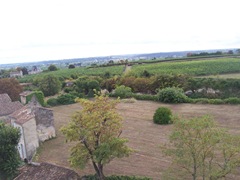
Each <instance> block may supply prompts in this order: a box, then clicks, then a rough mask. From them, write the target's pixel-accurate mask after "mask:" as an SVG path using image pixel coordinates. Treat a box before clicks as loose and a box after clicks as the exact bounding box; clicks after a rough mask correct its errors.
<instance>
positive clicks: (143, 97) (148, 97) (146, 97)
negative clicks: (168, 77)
mask: <svg viewBox="0 0 240 180" xmlns="http://www.w3.org/2000/svg"><path fill="white" fill-rule="evenodd" d="M132 97H134V98H135V99H137V100H149V101H158V97H157V96H156V95H151V94H132Z"/></svg>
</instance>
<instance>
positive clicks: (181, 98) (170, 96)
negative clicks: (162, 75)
mask: <svg viewBox="0 0 240 180" xmlns="http://www.w3.org/2000/svg"><path fill="white" fill-rule="evenodd" d="M157 96H158V99H159V101H161V102H165V103H184V102H186V99H187V96H186V95H185V94H184V93H183V90H182V89H180V88H174V87H172V88H164V89H161V90H159V92H158V94H157Z"/></svg>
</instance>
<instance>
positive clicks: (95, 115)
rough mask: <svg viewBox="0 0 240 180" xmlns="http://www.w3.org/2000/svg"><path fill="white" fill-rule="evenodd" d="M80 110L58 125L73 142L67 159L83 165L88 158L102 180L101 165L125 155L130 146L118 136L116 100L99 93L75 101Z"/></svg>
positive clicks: (119, 123) (119, 132)
mask: <svg viewBox="0 0 240 180" xmlns="http://www.w3.org/2000/svg"><path fill="white" fill-rule="evenodd" d="M78 101H79V102H80V103H81V105H82V107H83V109H82V111H79V112H76V113H75V115H74V116H73V118H72V120H71V122H70V123H69V124H68V125H67V126H65V127H63V128H62V132H63V134H64V135H65V136H66V138H67V140H68V141H76V142H77V144H76V145H75V146H74V147H73V148H72V149H71V157H70V162H71V164H72V165H73V166H76V167H80V168H84V167H85V165H86V163H87V162H88V160H91V162H92V164H93V167H94V169H95V171H96V173H97V176H98V178H99V179H101V180H102V179H104V178H105V176H104V173H103V167H104V165H105V164H107V163H109V162H110V161H111V160H113V159H114V158H116V157H117V158H121V157H124V156H128V155H129V154H130V152H131V149H130V148H128V147H127V145H126V144H125V143H126V142H127V140H126V139H123V138H120V135H121V132H122V118H121V116H120V115H119V114H118V113H117V112H116V105H117V103H118V101H116V100H115V101H112V100H109V98H108V97H103V96H99V97H96V99H95V101H89V100H83V99H79V100H78Z"/></svg>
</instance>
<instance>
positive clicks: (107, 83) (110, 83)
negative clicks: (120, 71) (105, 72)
mask: <svg viewBox="0 0 240 180" xmlns="http://www.w3.org/2000/svg"><path fill="white" fill-rule="evenodd" d="M119 80H120V78H119V77H112V78H109V79H106V80H104V81H103V82H102V83H101V88H102V89H107V90H108V91H109V92H111V91H112V90H113V89H115V88H116V86H117V85H118V82H119Z"/></svg>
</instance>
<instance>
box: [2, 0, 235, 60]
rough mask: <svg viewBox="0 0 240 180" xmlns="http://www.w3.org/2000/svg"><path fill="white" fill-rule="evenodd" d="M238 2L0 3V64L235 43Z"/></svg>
mask: <svg viewBox="0 0 240 180" xmlns="http://www.w3.org/2000/svg"><path fill="white" fill-rule="evenodd" d="M237 4H238V1H237V0H228V1H226V0H211V1H207V0H202V1H193V0H181V1H179V0H168V1H165V0H131V1H129V0H121V1H120V0H114V1H113V0H101V1H99V0H88V1H85V0H50V1H49V0H41V1H32V0H21V1H18V0H8V1H0V25H1V26H0V27H1V28H0V63H5V62H6V59H7V60H8V62H17V61H19V62H20V61H31V60H46V59H58V58H60V59H62V58H72V57H83V56H97V55H110V54H119V53H147V52H159V51H178V50H190V49H209V48H233V47H237V46H240V42H239V41H238V40H237V39H239V37H240V26H239V25H238V17H239V11H238V6H237Z"/></svg>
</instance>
